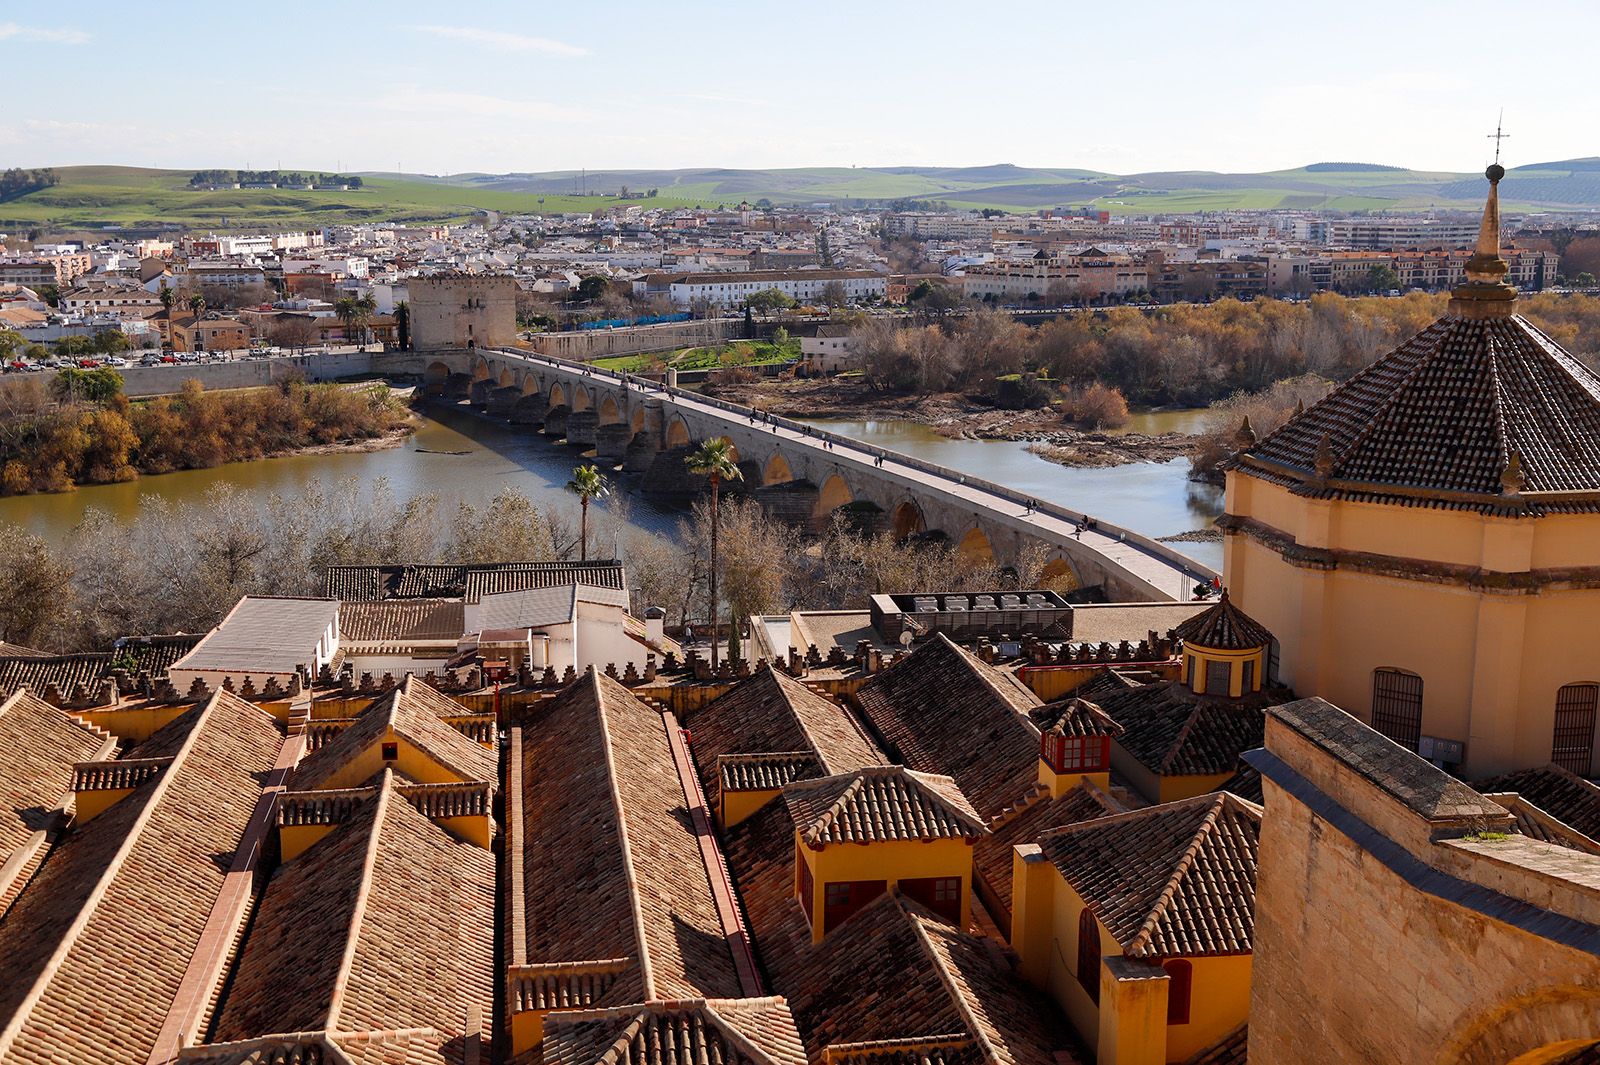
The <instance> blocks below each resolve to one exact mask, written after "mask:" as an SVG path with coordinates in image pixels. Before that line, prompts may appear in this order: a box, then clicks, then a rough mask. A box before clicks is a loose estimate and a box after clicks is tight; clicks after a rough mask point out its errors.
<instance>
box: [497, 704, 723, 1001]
mask: <svg viewBox="0 0 1600 1065" xmlns="http://www.w3.org/2000/svg"><path fill="white" fill-rule="evenodd" d="M517 734H518V736H519V737H520V740H521V747H520V749H516V748H513V750H512V752H511V757H512V758H520V759H521V767H520V771H521V779H522V792H521V794H518V795H511V796H509V802H510V804H511V805H510V808H509V809H508V818H510V819H513V820H514V821H515V824H513V825H512V826H511V831H512V832H515V833H517V834H518V836H519V841H518V842H519V843H520V847H521V850H522V854H523V862H522V869H521V876H520V878H519V879H520V881H521V883H522V891H523V897H522V899H521V900H520V903H521V907H522V909H523V911H524V917H523V922H522V924H523V927H524V929H525V938H524V939H523V940H522V942H520V943H516V942H514V943H513V948H512V959H513V964H528V965H560V964H567V963H575V962H596V961H601V960H606V959H630V964H629V965H628V967H627V969H626V970H625V971H624V972H622V973H621V975H620V976H618V977H617V978H616V979H615V980H614V982H612V983H611V984H609V985H608V987H607V989H606V991H605V993H604V994H603V995H601V996H600V997H599V998H598V999H597V1000H596V1001H595V1002H594V1003H593V1004H594V1005H597V1006H612V1005H620V1004H623V1003H629V1002H640V1001H643V1000H645V999H648V998H657V997H666V998H697V997H722V998H726V997H733V996H736V995H738V994H739V993H740V987H739V981H738V977H737V973H736V971H735V969H734V963H733V955H732V953H731V951H730V949H729V947H728V945H727V943H726V942H725V940H724V938H723V931H722V926H721V923H720V921H719V919H718V914H717V910H716V906H715V903H714V901H713V899H712V896H711V889H710V885H709V883H708V882H707V880H706V870H705V865H704V862H703V861H702V858H701V856H700V851H699V846H698V843H697V841H696V839H695V837H694V834H693V832H692V830H691V829H690V828H689V827H688V819H687V815H686V813H685V802H684V795H683V787H682V785H681V783H680V782H679V779H678V775H677V771H676V769H675V768H674V766H673V761H672V755H671V752H670V748H669V747H668V743H667V734H666V726H665V723H664V721H663V719H662V716H661V714H660V713H659V712H657V711H656V710H653V709H651V708H650V707H648V706H646V705H645V704H644V703H641V702H640V701H639V700H638V699H637V698H635V697H634V695H633V693H632V692H630V691H628V689H626V688H624V687H623V686H622V685H620V684H618V683H617V682H616V681H613V680H611V679H610V678H609V677H606V676H604V675H600V674H594V673H589V674H586V675H585V676H583V677H580V678H578V680H576V681H574V682H573V683H572V684H571V685H569V686H568V687H567V688H566V689H565V690H564V691H563V692H561V693H560V694H559V695H558V696H556V697H555V698H554V699H552V700H550V701H549V702H547V703H545V704H543V705H542V706H541V707H539V708H538V710H537V711H535V713H534V715H533V717H532V718H531V719H530V720H529V721H528V722H527V723H526V724H525V725H523V726H522V727H521V728H520V729H518V730H517ZM517 901H518V900H512V903H513V905H515V904H516V902H517ZM518 956H520V957H521V958H522V961H521V962H518V961H516V960H515V959H517V958H518Z"/></svg>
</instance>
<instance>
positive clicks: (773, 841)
mask: <svg viewBox="0 0 1600 1065" xmlns="http://www.w3.org/2000/svg"><path fill="white" fill-rule="evenodd" d="M790 824H791V823H790V820H789V814H788V811H787V810H786V809H785V808H784V807H783V806H782V805H780V804H778V803H768V804H767V805H766V806H765V807H764V808H762V809H761V810H760V811H758V812H756V813H755V814H753V815H751V816H750V817H749V818H747V819H745V820H744V821H741V822H740V823H739V824H738V825H736V826H734V827H733V828H732V829H730V830H729V831H728V833H727V837H726V847H727V849H726V852H725V853H726V855H727V860H728V867H729V871H730V872H731V874H732V876H733V878H734V880H735V883H736V884H737V886H738V889H739V894H740V897H741V899H742V901H743V902H744V905H745V910H746V912H747V913H748V915H749V919H750V926H751V931H752V932H753V934H754V938H755V944H756V947H757V949H758V950H759V952H760V954H761V958H762V962H763V964H764V967H765V969H766V971H767V973H768V975H769V977H770V980H771V989H772V991H773V992H774V993H776V994H780V995H782V996H784V998H785V999H787V1000H788V1003H789V1008H790V1009H791V1010H793V1011H794V1016H795V1021H796V1023H797V1024H798V1025H799V1028H800V1035H801V1038H802V1039H803V1040H804V1042H805V1046H806V1053H807V1056H808V1058H809V1059H810V1060H811V1061H813V1062H815V1061H819V1060H821V1059H822V1056H823V1053H824V1051H825V1050H827V1049H828V1048H830V1047H832V1048H834V1049H835V1051H836V1052H838V1053H839V1054H845V1055H849V1054H851V1053H853V1052H852V1051H850V1049H849V1048H850V1047H851V1046H853V1045H856V1044H863V1043H865V1044H871V1045H872V1046H871V1047H870V1054H871V1056H870V1060H873V1061H880V1060H888V1061H892V1062H896V1063H903V1062H904V1059H902V1058H898V1057H890V1058H887V1059H880V1058H879V1057H878V1056H877V1054H878V1052H879V1051H883V1050H889V1049H891V1048H892V1047H893V1045H894V1044H895V1041H909V1040H915V1041H917V1042H919V1043H920V1042H923V1041H929V1040H932V1041H936V1042H938V1044H939V1046H940V1047H941V1048H942V1049H940V1050H939V1051H938V1053H937V1054H936V1055H934V1056H933V1057H932V1058H930V1060H944V1061H946V1063H947V1065H972V1063H974V1062H978V1061H989V1062H996V1063H1004V1065H1070V1063H1071V1062H1073V1061H1075V1060H1077V1058H1075V1057H1074V1056H1073V1053H1072V1052H1073V1051H1074V1050H1075V1049H1076V1044H1075V1042H1074V1040H1073V1037H1072V1036H1071V1035H1070V1034H1069V1032H1068V1030H1067V1026H1066V1024H1065V1020H1064V1018H1063V1017H1062V1015H1061V1013H1060V1009H1059V1007H1057V1006H1056V1005H1055V1003H1053V1002H1051V1001H1049V1000H1047V999H1045V998H1044V997H1043V996H1042V995H1040V994H1039V993H1038V992H1037V991H1035V990H1034V989H1033V988H1032V987H1030V986H1029V985H1027V984H1026V983H1024V982H1023V981H1022V980H1021V979H1020V978H1018V977H1017V976H1016V975H1015V974H1014V973H1013V972H1012V971H1011V970H1010V969H1009V968H1008V967H1007V966H1006V965H1005V964H1004V963H1003V962H1001V961H1000V960H998V958H997V956H996V955H995V953H994V952H993V951H992V949H991V947H990V945H989V944H987V943H985V942H984V941H983V939H982V938H981V937H976V936H971V935H969V934H968V933H966V932H962V931H959V930H957V929H955V928H953V927H951V926H949V925H947V924H946V923H945V922H944V921H942V920H940V919H939V918H937V917H934V916H932V915H931V914H927V913H926V912H925V911H923V910H921V908H920V907H917V906H916V904H915V903H911V902H909V901H907V900H906V899H904V898H902V897H901V896H899V895H898V894H897V893H893V892H891V893H886V894H885V895H883V896H880V897H879V898H878V899H876V900H874V901H873V902H871V903H869V904H868V905H867V906H866V907H864V908H863V909H862V910H860V911H859V912H857V913H856V914H854V915H853V916H851V917H850V919H849V920H847V921H845V922H843V923H842V924H840V925H839V926H838V927H836V928H833V929H830V930H829V932H828V934H827V935H826V936H825V937H824V938H823V940H822V941H821V942H820V943H817V944H815V945H813V944H812V942H811V927H810V925H809V924H808V923H807V921H806V917H805V914H804V913H803V912H802V911H801V909H800V904H799V903H798V902H797V901H796V900H795V897H794V861H795V854H794V844H793V839H792V837H791V836H790V835H789V828H790ZM862 988H869V989H871V990H870V992H869V993H867V994H863V992H862ZM980 1032H981V1039H980ZM866 1055H867V1052H866V1051H865V1050H864V1051H863V1052H862V1057H860V1058H855V1057H852V1058H851V1060H867V1056H866Z"/></svg>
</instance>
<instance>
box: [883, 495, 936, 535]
mask: <svg viewBox="0 0 1600 1065" xmlns="http://www.w3.org/2000/svg"><path fill="white" fill-rule="evenodd" d="M889 527H890V529H892V530H893V531H894V538H895V539H896V540H909V539H910V538H911V537H913V536H917V535H919V534H921V533H925V532H927V531H928V520H927V518H925V517H924V516H923V514H922V508H921V507H919V506H917V504H916V502H915V501H914V500H910V499H907V500H903V501H902V502H901V503H900V504H899V505H898V506H897V507H895V508H894V512H893V513H892V514H891V515H890V517H889Z"/></svg>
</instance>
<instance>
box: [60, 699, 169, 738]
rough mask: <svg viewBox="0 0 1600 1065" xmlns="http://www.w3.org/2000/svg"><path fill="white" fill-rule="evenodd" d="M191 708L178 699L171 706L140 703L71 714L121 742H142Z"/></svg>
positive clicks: (76, 711) (78, 711)
mask: <svg viewBox="0 0 1600 1065" xmlns="http://www.w3.org/2000/svg"><path fill="white" fill-rule="evenodd" d="M193 708H194V704H193V703H180V704H177V705H174V706H140V707H133V708H129V709H121V708H107V709H104V710H74V711H73V712H72V716H73V717H76V718H79V719H80V720H82V721H85V722H87V723H88V724H90V725H93V726H94V727H95V728H99V729H104V730H105V731H107V732H109V733H111V735H113V736H115V737H117V738H118V739H119V740H122V741H123V742H124V743H143V742H144V741H145V740H147V739H149V738H150V737H151V736H152V735H153V734H155V733H156V732H157V731H159V730H160V729H163V728H165V727H166V726H167V725H170V724H171V723H172V722H173V721H175V720H177V718H178V717H179V716H180V715H182V714H184V713H186V712H188V711H189V710H191V709H193Z"/></svg>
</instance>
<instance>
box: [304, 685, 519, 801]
mask: <svg viewBox="0 0 1600 1065" xmlns="http://www.w3.org/2000/svg"><path fill="white" fill-rule="evenodd" d="M464 713H466V710H465V708H463V707H462V706H461V705H460V704H458V703H456V702H455V701H454V700H452V699H450V698H449V697H448V696H446V695H443V694H441V693H440V692H438V691H436V690H435V689H433V688H431V687H429V686H428V685H427V684H425V683H424V682H422V681H420V680H418V679H417V678H416V677H407V678H406V679H405V681H404V682H403V683H402V684H400V685H399V686H398V687H396V688H394V689H392V690H390V691H389V692H387V693H385V694H384V695H381V696H379V697H378V698H377V699H375V700H374V701H373V702H372V703H371V704H370V705H369V706H368V707H367V708H366V709H365V710H363V711H362V712H361V713H360V714H358V715H357V716H356V718H355V720H354V721H353V722H352V723H351V724H350V726H349V727H348V728H346V729H344V730H343V731H341V732H339V733H338V734H337V735H335V736H334V737H333V739H331V740H329V741H328V742H327V743H325V744H323V745H322V746H321V747H318V748H317V749H316V750H314V751H312V752H311V753H310V754H308V755H306V757H305V759H304V760H303V761H302V762H301V763H300V767H299V768H298V769H297V770H295V775H294V781H293V786H294V788H295V789H296V790H298V791H314V790H316V789H318V788H322V787H326V786H327V782H328V781H329V780H331V779H333V778H334V777H335V776H336V775H337V774H338V773H339V772H340V771H342V770H343V769H344V768H345V767H346V766H347V765H349V764H351V763H352V761H353V760H355V759H356V758H357V757H358V756H359V755H360V754H361V752H363V751H367V750H369V749H370V748H371V747H373V746H374V745H375V744H378V743H381V742H382V741H383V738H384V737H385V736H387V735H388V734H389V732H390V731H391V730H392V731H393V732H394V733H395V734H396V735H398V736H401V737H403V738H404V739H405V740H407V741H408V742H409V743H411V744H413V745H414V746H416V747H417V748H418V749H419V750H421V751H422V752H424V753H425V754H426V755H427V756H428V757H429V758H430V759H432V760H433V761H434V762H436V763H437V764H438V765H440V766H442V767H443V768H445V769H447V770H449V771H450V772H451V773H452V774H453V775H454V776H455V777H456V778H457V779H460V780H496V779H498V776H497V760H496V758H495V755H494V752H493V751H490V750H489V749H487V748H486V747H484V746H483V745H482V744H480V743H476V742H474V741H472V740H470V739H468V738H467V737H466V736H464V735H462V734H461V732H460V731H458V730H457V729H456V728H454V727H453V726H451V725H448V724H446V723H445V722H444V721H443V720H441V718H442V717H444V716H446V715H449V714H464Z"/></svg>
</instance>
